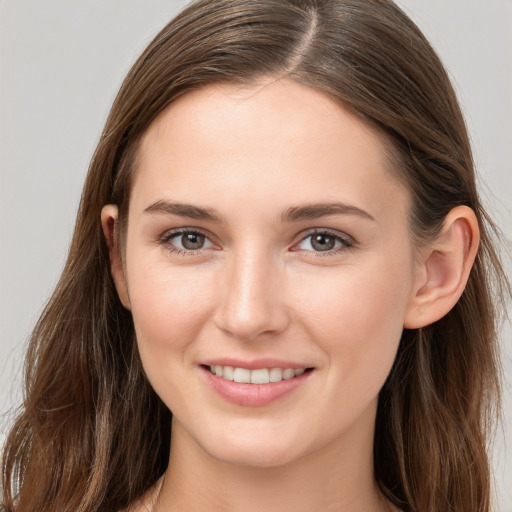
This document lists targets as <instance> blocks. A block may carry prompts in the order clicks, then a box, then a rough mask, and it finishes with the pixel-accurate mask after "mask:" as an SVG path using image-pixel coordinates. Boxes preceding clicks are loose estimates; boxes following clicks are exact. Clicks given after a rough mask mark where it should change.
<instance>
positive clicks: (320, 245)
mask: <svg viewBox="0 0 512 512" xmlns="http://www.w3.org/2000/svg"><path fill="white" fill-rule="evenodd" d="M335 243H336V240H335V239H334V237H332V236H329V235H325V234H318V235H313V236H312V237H311V246H312V247H313V249H315V250H316V251H330V250H331V249H333V248H334V245H335Z"/></svg>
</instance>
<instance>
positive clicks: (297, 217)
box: [144, 200, 375, 223]
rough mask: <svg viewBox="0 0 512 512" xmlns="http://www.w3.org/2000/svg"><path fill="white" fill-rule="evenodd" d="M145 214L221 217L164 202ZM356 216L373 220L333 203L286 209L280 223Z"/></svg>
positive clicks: (213, 212)
mask: <svg viewBox="0 0 512 512" xmlns="http://www.w3.org/2000/svg"><path fill="white" fill-rule="evenodd" d="M144 212H145V213H164V214H167V215H178V216H180V217H188V218H189V219H195V220H209V221H212V222H217V223H221V222H222V217H221V216H220V215H219V214H218V213H217V211H216V210H214V209H213V208H201V207H199V206H194V205H191V204H186V203H175V202H170V201H165V200H160V201H156V202H155V203H153V204H151V205H150V206H148V207H147V208H146V209H145V210H144ZM340 214H344V215H357V216H360V217H363V218H366V219H369V220H372V221H375V218H374V217H373V216H372V215H370V214H369V213H368V212H367V211H365V210H362V209H361V208H358V207H357V206H353V205H350V204H345V203H340V202H335V203H315V204H308V205H304V206H293V207H291V208H288V209H287V210H286V211H284V212H283V214H282V215H281V221H282V222H298V221H302V220H312V219H317V218H319V217H325V216H327V215H340Z"/></svg>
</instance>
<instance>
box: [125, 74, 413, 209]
mask: <svg viewBox="0 0 512 512" xmlns="http://www.w3.org/2000/svg"><path fill="white" fill-rule="evenodd" d="M390 166H391V159H390V157H389V153H388V151H387V145H386V141H385V139H384V138H383V136H382V135H381V134H379V133H378V132H377V130H376V129H374V128H373V127H371V126H370V125H369V124H368V123H365V122H364V121H362V120H361V119H360V118H358V117H357V116H356V115H354V114H352V113H351V112H349V111H348V110H346V109H344V108H342V107H341V106H340V105H339V104H338V103H336V102H335V101H334V100H333V99H332V98H330V97H329V96H328V95H327V94H325V93H323V92H320V91H317V90H314V89H312V88H309V87H305V86H303V85H300V84H297V83H295V82H293V81H290V80H287V79H284V80H279V81H273V82H269V83H265V84H260V85H257V86H252V87H239V86H234V85H210V86H205V87H203V88H201V89H198V90H195V91H193V92H189V93H187V94H185V95H184V96H183V97H181V98H179V99H178V100H176V101H175V102H174V103H172V104H171V105H170V106H169V107H168V108H167V109H166V110H165V111H164V112H162V113H161V114H160V116H159V117H158V118H157V119H156V120H155V121H154V122H153V124H152V125H151V126H150V128H149V129H148V130H147V132H146V133H145V134H144V136H143V138H142V141H141V145H140V149H139V155H138V166H137V172H136V176H135V180H134V192H137V189H138V188H143V189H144V190H143V191H144V192H147V193H150V189H152V190H153V192H154V193H155V194H156V193H157V192H160V193H163V191H164V190H166V193H168V194H169V195H170V197H173V198H175V195H176V193H180V194H183V195H184V196H187V197H185V198H184V199H186V200H187V202H188V201H189V199H190V197H189V196H190V195H192V197H196V198H198V199H201V200H202V201H203V200H204V202H206V203H208V202H209V201H210V200H215V198H216V197H218V196H219V194H223V195H224V196H225V195H226V193H227V192H226V191H229V192H230V193H231V194H233V195H234V196H237V195H240V194H241V195H243V196H245V197H246V198H247V200H248V201H249V200H250V199H251V197H255V198H257V197H258V196H259V197H261V195H262V194H263V195H266V196H268V195H269V194H270V195H272V194H274V195H275V196H276V203H275V204H276V205H278V204H282V203H283V199H285V198H283V197H282V192H283V191H286V192H287V194H288V195H289V196H292V195H293V199H294V201H295V202H302V203H307V202H318V201H319V200H326V201H328V200H344V199H345V197H344V196H346V195H351V196H352V197H349V198H348V199H351V201H354V200H357V201H361V202H363V203H366V204H369V203H372V202H374V199H375V196H376V195H378V194H379V192H380V193H382V191H383V188H382V187H385V188H387V189H388V190H387V193H388V194H396V193H398V192H399V193H401V194H406V191H405V190H403V187H402V185H401V184H400V183H399V182H398V180H397V179H395V178H394V177H393V175H394V173H393V172H390V171H389V168H390ZM399 189H400V190H399ZM276 192H280V194H279V193H276ZM406 195H407V194H406ZM388 197H390V196H389V195H388ZM176 199H178V198H176ZM179 199H182V198H179ZM224 199H225V197H224ZM255 200H256V202H257V199H255ZM381 206H382V207H384V204H383V205H381ZM374 207H375V208H378V207H379V205H378V204H375V205H374Z"/></svg>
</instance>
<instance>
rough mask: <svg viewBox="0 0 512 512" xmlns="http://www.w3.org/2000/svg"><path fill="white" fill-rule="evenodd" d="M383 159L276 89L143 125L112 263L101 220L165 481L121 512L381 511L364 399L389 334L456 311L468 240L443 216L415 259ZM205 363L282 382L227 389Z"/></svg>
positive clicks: (195, 97)
mask: <svg viewBox="0 0 512 512" xmlns="http://www.w3.org/2000/svg"><path fill="white" fill-rule="evenodd" d="M298 105H300V108H297V106H298ZM389 166H390V162H389V159H388V158H386V152H385V149H384V145H383V142H382V139H381V136H380V135H379V134H378V133H376V131H374V130H373V129H371V128H370V127H368V126H367V125H366V124H364V123H363V122H362V121H361V120H360V119H358V118H356V117H355V116H354V115H352V114H350V113H349V112H347V111H345V110H344V109H342V108H340V107H339V106H338V105H337V104H335V103H334V102H333V100H332V99H330V98H328V97H327V96H326V95H324V94H323V93H321V92H318V91H314V90H312V89H309V88H306V87H304V86H301V85H298V84H296V83H293V82H291V81H289V80H279V81H272V82H269V83H266V84H264V85H258V86H254V87H252V88H244V89H242V88H237V87H235V86H229V85H225V86H207V87H204V88H202V89H199V90H197V91H194V92H192V93H189V94H187V95H185V96H183V97H182V98H180V99H178V100H177V101H176V102H174V103H173V104H172V105H171V106H170V107H168V108H167V109H166V110H165V111H164V112H163V113H162V114H161V115H160V116H159V117H158V118H157V120H156V121H155V122H154V123H153V124H152V125H151V126H150V128H149V129H148V131H147V132H146V133H145V135H144V137H143V139H142V144H141V147H140V151H139V154H138V167H137V170H136V175H135V180H134V183H133V189H132V192H131V201H130V208H129V215H128V228H127V236H126V246H125V247H124V248H123V250H122V251H121V252H120V251H119V250H118V246H117V244H116V240H115V236H114V223H115V220H116V219H117V208H116V207H115V205H107V206H106V207H105V208H104V209H103V211H102V224H103V228H104V232H105V235H106V239H107V243H108V245H109V248H110V255H111V267H112V274H113V277H114V280H115V283H116V287H117V290H118V293H119V296H120V299H121V301H122V303H123V305H124V306H125V307H126V308H128V309H129V310H130V311H131V312H132V315H133V319H134V325H135V331H136V335H137V342H138V346H139V351H140V355H141V359H142V362H143V365H144V369H145V371H146V374H147V376H148V379H149V381H150V382H151V384H152V386H153V388H154V389H155V391H156V392H157V394H158V395H159V396H160V397H161V399H162V400H163V401H164V403H165V404H166V405H167V406H168V407H169V408H170V409H171V411H172V412H173V426H172V437H171V440H172V443H171V455H170V463H169V468H168V470H167V472H166V474H165V476H164V479H163V480H162V481H161V482H160V483H161V484H162V485H161V486H160V487H158V488H157V489H156V490H155V491H154V492H153V493H152V494H149V495H148V496H146V497H144V498H143V500H142V502H141V503H139V504H136V505H134V507H132V508H131V509H130V510H148V509H149V510H159V511H173V512H179V511H190V510H201V511H222V512H234V511H240V510H243V511H244V512H252V511H254V512H256V511H261V510H265V511H268V512H274V511H275V512H277V511H294V512H296V511H298V512H306V511H308V512H309V511H311V510H315V509H320V510H324V511H333V512H334V511H341V510H347V511H348V510H349V511H351V512H358V511H361V512H362V511H366V512H368V511H370V512H371V511H383V510H390V507H389V504H387V503H386V502H385V500H384V499H383V498H382V496H381V495H380V493H379V491H378V489H377V486H376V483H375V480H374V477H373V458H372V447H373V435H374V423H375V415H376V407H377V398H378V393H379V390H380V388H381V387H382V385H383V384H384V381H385V380H386V377H387V375H388V373H389V371H390V369H391V366H392V363H393V360H394V358H395V355H396V351H397V348H398V343H399V341H400V336H401V332H402V330H403V328H404V327H407V328H416V327H421V326H423V325H427V324H429V323H431V322H434V321H436V320H437V319H439V318H441V317H442V316H443V315H444V314H446V312H447V311H449V309H451V307H453V305H454V304H455V302H456V301H457V299H458V298H459V296H460V294H461V293H462V290H463V288H464V285H465V283H466V280H467V277H468V274H469V270H470V268H471V264H472V261H473V259H474V257H475V253H476V250H477V246H478V227H477V223H476V220H475V217H474V214H473V212H472V211H471V210H470V209H469V208H466V207H458V208H455V209H454V210H452V212H450V214H449V215H448V217H447V219H446V221H445V224H444V226H443V229H442V231H441V234H440V235H439V237H438V239H437V240H435V241H432V243H430V244H427V245H425V246H422V247H421V248H418V247H415V246H414V244H413V243H412V241H411V238H410V233H409V224H408V212H409V210H410V194H409V192H408V190H407V189H406V188H405V187H404V185H403V184H402V183H401V182H399V181H398V180H397V179H396V178H395V177H394V176H393V174H392V172H390V169H389ZM184 205H185V206H184ZM210 365H212V366H213V368H212V369H213V371H214V372H215V365H217V366H218V367H220V368H221V369H222V370H221V371H222V372H228V373H229V369H227V370H226V369H225V367H226V366H230V367H231V366H232V367H238V368H242V369H244V370H243V371H242V373H244V372H245V373H244V375H249V376H253V375H256V373H254V374H253V373H250V372H248V370H251V369H252V370H254V369H258V370H262V372H259V373H258V378H259V377H261V375H263V379H265V376H267V375H270V374H266V373H265V371H266V370H265V368H266V369H269V368H273V367H281V370H285V369H286V368H288V370H298V372H297V374H298V375H297V376H296V377H292V378H290V379H289V380H288V379H286V380H283V381H281V382H274V383H263V384H254V383H251V384H249V383H243V382H242V383H237V382H234V381H232V380H227V379H228V378H229V377H224V376H221V375H220V374H219V375H213V374H212V372H211V371H210V368H209V366H210ZM228 373H226V375H228ZM242 373H240V375H242ZM292 374H294V373H293V372H292ZM249 378H252V377H249ZM295 379H297V380H295ZM235 380H236V378H235ZM290 383H291V384H290Z"/></svg>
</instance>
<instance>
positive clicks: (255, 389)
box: [201, 367, 313, 407]
mask: <svg viewBox="0 0 512 512" xmlns="http://www.w3.org/2000/svg"><path fill="white" fill-rule="evenodd" d="M201 368H202V370H203V373H204V374H205V377H206V382H207V383H208V385H209V386H210V387H211V388H212V389H213V390H214V391H215V392H217V393H218V394H219V395H220V396H221V397H222V398H224V399H225V400H227V401H228V402H231V403H233V404H236V405H243V406H245V407H261V406H263V405H268V404H271V403H272V402H275V401H276V400H279V399H280V398H282V397H284V396H285V395H287V394H288V393H291V392H292V391H294V390H295V389H297V388H298V387H300V386H301V385H303V384H304V383H305V382H306V380H307V379H308V378H309V376H310V375H311V374H312V373H313V371H312V370H309V371H306V372H305V373H303V374H302V375H299V376H297V377H293V379H288V380H281V381H279V382H269V383H268V384H246V383H243V382H235V381H233V380H226V379H223V378H222V377H218V376H217V375H214V374H213V373H211V372H210V370H209V369H206V368H203V367H201Z"/></svg>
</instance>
